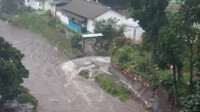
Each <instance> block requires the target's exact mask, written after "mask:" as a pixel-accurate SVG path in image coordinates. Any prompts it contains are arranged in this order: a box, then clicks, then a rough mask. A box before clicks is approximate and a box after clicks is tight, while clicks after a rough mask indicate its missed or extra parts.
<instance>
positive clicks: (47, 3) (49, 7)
mask: <svg viewBox="0 0 200 112" xmlns="http://www.w3.org/2000/svg"><path fill="white" fill-rule="evenodd" d="M51 2H52V0H51V1H46V2H45V9H44V10H51Z"/></svg>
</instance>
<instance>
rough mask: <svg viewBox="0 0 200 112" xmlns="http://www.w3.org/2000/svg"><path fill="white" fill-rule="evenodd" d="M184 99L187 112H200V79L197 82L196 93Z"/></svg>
mask: <svg viewBox="0 0 200 112" xmlns="http://www.w3.org/2000/svg"><path fill="white" fill-rule="evenodd" d="M182 100H183V102H182V104H183V105H184V111H185V112H200V80H199V81H198V82H197V92H196V94H193V95H189V96H187V97H186V98H184V99H182Z"/></svg>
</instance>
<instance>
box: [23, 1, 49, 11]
mask: <svg viewBox="0 0 200 112" xmlns="http://www.w3.org/2000/svg"><path fill="white" fill-rule="evenodd" d="M51 2H52V0H48V1H46V2H45V10H50V9H51V4H50V3H51ZM39 4H41V6H40V5H39ZM24 5H25V6H27V7H28V6H30V7H31V8H33V9H35V10H39V9H42V2H38V1H35V0H29V2H28V0H25V3H24Z"/></svg>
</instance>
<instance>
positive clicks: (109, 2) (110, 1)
mask: <svg viewBox="0 0 200 112" xmlns="http://www.w3.org/2000/svg"><path fill="white" fill-rule="evenodd" d="M99 2H100V3H102V4H104V5H106V6H110V7H112V8H113V9H115V10H123V9H126V8H127V6H128V0H99Z"/></svg>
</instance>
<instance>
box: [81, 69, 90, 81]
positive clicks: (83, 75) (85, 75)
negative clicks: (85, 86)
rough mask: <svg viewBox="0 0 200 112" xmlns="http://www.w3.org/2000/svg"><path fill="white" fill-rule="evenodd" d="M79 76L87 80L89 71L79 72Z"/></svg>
mask: <svg viewBox="0 0 200 112" xmlns="http://www.w3.org/2000/svg"><path fill="white" fill-rule="evenodd" d="M79 75H80V76H82V77H84V78H86V79H88V78H89V71H88V70H81V72H80V73H79Z"/></svg>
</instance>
